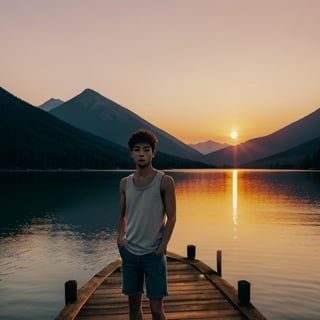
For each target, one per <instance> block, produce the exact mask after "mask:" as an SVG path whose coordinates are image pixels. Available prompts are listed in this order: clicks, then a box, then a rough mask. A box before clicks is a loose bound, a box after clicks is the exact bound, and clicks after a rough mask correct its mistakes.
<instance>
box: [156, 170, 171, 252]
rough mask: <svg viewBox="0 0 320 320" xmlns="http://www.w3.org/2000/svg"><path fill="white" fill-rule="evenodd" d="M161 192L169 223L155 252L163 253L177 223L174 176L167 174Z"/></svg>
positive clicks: (162, 182)
mask: <svg viewBox="0 0 320 320" xmlns="http://www.w3.org/2000/svg"><path fill="white" fill-rule="evenodd" d="M161 192H162V194H163V201H164V207H165V213H166V215H167V223H166V226H165V228H164V232H163V238H162V241H161V243H160V246H159V248H158V249H157V250H156V252H155V254H157V255H163V254H165V253H166V251H167V245H168V242H169V240H170V238H171V235H172V232H173V229H174V226H175V223H176V193H175V185H174V180H173V178H172V177H170V176H167V175H165V176H164V177H163V179H162V181H161Z"/></svg>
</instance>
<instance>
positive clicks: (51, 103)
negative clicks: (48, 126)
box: [38, 98, 64, 111]
mask: <svg viewBox="0 0 320 320" xmlns="http://www.w3.org/2000/svg"><path fill="white" fill-rule="evenodd" d="M63 103H64V101H62V100H60V99H55V98H51V99H49V100H48V101H46V102H45V103H43V104H41V105H40V106H39V107H38V108H40V109H42V110H45V111H50V110H52V109H54V108H56V107H58V106H60V105H61V104H63Z"/></svg>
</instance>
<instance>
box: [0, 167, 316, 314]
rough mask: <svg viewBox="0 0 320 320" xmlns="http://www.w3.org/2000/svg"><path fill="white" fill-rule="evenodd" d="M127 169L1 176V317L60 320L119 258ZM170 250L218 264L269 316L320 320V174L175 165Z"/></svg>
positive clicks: (213, 265)
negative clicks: (68, 298)
mask: <svg viewBox="0 0 320 320" xmlns="http://www.w3.org/2000/svg"><path fill="white" fill-rule="evenodd" d="M127 174H128V172H126V171H87V172H82V171H81V172H72V171H70V172H65V171H63V172H16V173H14V172H1V173H0V210H1V211H0V212H1V219H0V231H1V235H0V318H1V319H6V320H16V319H19V320H30V319H42V320H46V319H54V317H55V316H56V315H57V314H58V313H59V311H60V310H61V309H62V308H63V306H64V283H65V281H67V280H70V279H75V280H77V282H78V287H81V286H82V285H83V284H85V283H86V282H87V281H88V280H89V279H90V278H91V277H92V276H93V275H94V274H95V273H96V272H98V271H100V269H102V268H103V267H104V266H105V265H107V264H108V263H110V262H112V261H113V260H115V259H116V258H118V256H119V255H118V251H117V248H116V237H117V234H116V228H117V221H118V214H119V191H118V189H119V180H120V179H121V178H122V177H123V176H125V175H127ZM168 174H170V175H172V176H173V177H174V179H175V182H176V195H177V224H176V228H175V231H174V234H173V236H172V239H171V242H170V245H169V248H168V249H169V250H170V251H173V252H175V253H178V254H181V255H186V246H187V245H188V244H194V245H196V248H197V249H196V250H197V258H198V259H201V260H203V261H204V262H205V263H207V264H208V265H210V266H212V267H213V268H214V269H215V268H216V251H217V250H221V251H222V276H223V278H225V279H226V280H227V281H229V282H230V283H231V284H232V285H233V286H235V287H237V282H238V280H243V279H244V280H248V281H249V282H250V283H251V301H252V303H253V304H254V305H255V306H256V307H257V308H258V309H259V310H260V311H261V312H262V313H263V314H264V315H265V316H266V317H267V318H268V319H279V320H280V319H281V320H287V319H288V320H289V319H296V320H304V319H320V303H319V302H320V271H319V270H320V172H319V171H268V170H174V171H168Z"/></svg>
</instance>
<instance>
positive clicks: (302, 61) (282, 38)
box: [0, 0, 320, 144]
mask: <svg viewBox="0 0 320 320" xmlns="http://www.w3.org/2000/svg"><path fill="white" fill-rule="evenodd" d="M0 39H1V50H0V86H1V87H3V88H4V89H6V90H8V91H9V92H11V93H13V94H14V95H16V96H18V97H19V98H22V99H23V100H25V101H28V102H29V103H31V104H32V105H35V106H38V105H40V104H42V103H44V102H45V101H47V100H48V99H50V98H57V99H61V100H63V101H67V100H69V99H71V98H73V97H74V96H76V95H78V94H80V93H81V92H82V91H83V90H85V89H86V88H90V89H93V90H95V91H97V92H99V93H100V94H102V95H103V96H105V97H107V98H109V99H111V100H113V101H115V102H117V103H119V104H120V105H122V106H124V107H126V108H128V109H129V110H131V111H133V112H135V113H136V114H138V115H139V116H141V117H142V118H144V119H145V120H147V121H149V122H151V123H152V124H153V125H155V126H157V127H159V128H161V129H163V130H165V131H166V132H168V133H170V134H172V135H174V136H175V137H176V138H178V139H180V140H181V141H183V142H185V143H198V142H203V141H207V140H213V141H216V142H221V143H230V144H237V143H241V142H245V141H247V140H249V139H252V138H256V137H261V136H265V135H268V134H270V133H272V132H274V131H276V130H278V129H280V128H282V127H284V126H286V125H288V124H290V123H292V122H294V121H296V120H298V119H300V118H302V117H304V116H306V115H307V114H309V113H311V112H313V111H315V110H316V109H318V108H319V106H320V58H319V57H320V0H161V1H159V0H157V1H153V0H134V1H132V0H55V1H52V0H0ZM233 130H235V131H237V133H238V137H237V138H236V139H234V140H232V139H231V137H230V132H232V131H233Z"/></svg>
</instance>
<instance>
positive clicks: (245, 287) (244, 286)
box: [238, 280, 250, 305]
mask: <svg viewBox="0 0 320 320" xmlns="http://www.w3.org/2000/svg"><path fill="white" fill-rule="evenodd" d="M238 298H239V300H240V303H241V304H243V305H247V304H249V303H250V282H248V281H246V280H239V281H238Z"/></svg>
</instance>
